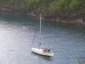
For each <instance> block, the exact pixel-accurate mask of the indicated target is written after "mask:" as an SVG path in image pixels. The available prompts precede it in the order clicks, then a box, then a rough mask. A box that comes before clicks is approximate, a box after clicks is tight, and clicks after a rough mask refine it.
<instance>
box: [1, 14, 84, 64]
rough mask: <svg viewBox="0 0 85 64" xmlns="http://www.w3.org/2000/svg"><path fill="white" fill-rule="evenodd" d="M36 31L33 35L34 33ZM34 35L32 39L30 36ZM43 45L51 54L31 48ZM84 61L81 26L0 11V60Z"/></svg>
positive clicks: (31, 63) (22, 63)
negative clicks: (52, 52)
mask: <svg viewBox="0 0 85 64" xmlns="http://www.w3.org/2000/svg"><path fill="white" fill-rule="evenodd" d="M35 33H36V35H35ZM34 36H35V39H34V42H33V38H34ZM39 43H41V44H42V45H41V47H42V48H43V47H47V48H50V49H51V50H53V51H54V56H53V57H45V56H40V55H37V54H34V53H32V52H31V48H32V47H33V46H35V47H39ZM83 62H85V29H84V28H80V27H78V26H73V25H61V24H57V23H55V22H52V21H49V20H44V19H42V30H41V36H40V35H39V19H38V18H37V17H31V16H28V17H27V16H15V15H13V16H11V15H5V14H0V64H83Z"/></svg>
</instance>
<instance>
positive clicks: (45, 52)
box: [31, 15, 54, 57]
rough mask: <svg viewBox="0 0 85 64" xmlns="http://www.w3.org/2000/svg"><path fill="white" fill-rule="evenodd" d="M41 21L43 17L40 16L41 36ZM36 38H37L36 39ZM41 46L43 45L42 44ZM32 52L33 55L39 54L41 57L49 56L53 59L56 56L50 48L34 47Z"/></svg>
mask: <svg viewBox="0 0 85 64" xmlns="http://www.w3.org/2000/svg"><path fill="white" fill-rule="evenodd" d="M41 20H42V15H40V34H41ZM34 38H35V37H34ZM40 44H41V43H40ZM31 51H32V52H33V53H36V54H39V55H43V56H49V57H52V56H54V53H53V51H52V50H50V49H49V48H40V47H39V48H37V47H32V48H31Z"/></svg>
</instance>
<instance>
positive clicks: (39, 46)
mask: <svg viewBox="0 0 85 64" xmlns="http://www.w3.org/2000/svg"><path fill="white" fill-rule="evenodd" d="M41 20H42V14H40V40H41V29H42V27H41V26H42V25H41V23H42V21H41ZM40 46H41V43H40V42H39V48H40Z"/></svg>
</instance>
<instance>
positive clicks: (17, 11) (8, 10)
mask: <svg viewBox="0 0 85 64" xmlns="http://www.w3.org/2000/svg"><path fill="white" fill-rule="evenodd" d="M0 12H1V13H4V14H8V15H27V16H36V17H37V16H39V14H40V12H38V11H36V10H32V9H26V8H25V7H23V8H18V7H17V8H13V7H12V6H7V5H5V6H3V7H0ZM62 17H64V16H62ZM43 18H44V19H48V20H50V21H53V22H56V23H60V24H71V25H78V26H82V27H85V21H84V20H83V19H82V18H80V17H79V18H74V17H70V18H68V17H67V18H66V17H64V18H61V17H58V16H57V17H56V16H49V13H47V14H43Z"/></svg>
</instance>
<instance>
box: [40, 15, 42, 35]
mask: <svg viewBox="0 0 85 64" xmlns="http://www.w3.org/2000/svg"><path fill="white" fill-rule="evenodd" d="M41 20H42V14H40V35H41V29H42V28H41V23H42V22H41Z"/></svg>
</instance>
